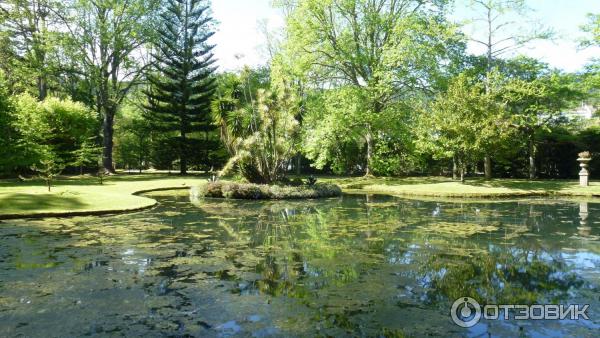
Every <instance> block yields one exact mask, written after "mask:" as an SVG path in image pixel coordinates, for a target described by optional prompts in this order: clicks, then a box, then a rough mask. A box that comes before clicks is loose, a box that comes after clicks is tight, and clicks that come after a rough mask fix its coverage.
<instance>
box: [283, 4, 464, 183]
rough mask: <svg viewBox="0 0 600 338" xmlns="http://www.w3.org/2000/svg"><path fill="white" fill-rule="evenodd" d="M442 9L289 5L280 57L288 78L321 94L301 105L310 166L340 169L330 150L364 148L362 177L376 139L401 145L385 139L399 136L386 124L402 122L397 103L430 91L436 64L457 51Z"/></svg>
mask: <svg viewBox="0 0 600 338" xmlns="http://www.w3.org/2000/svg"><path fill="white" fill-rule="evenodd" d="M441 4H442V2H434V3H433V4H432V5H431V6H421V5H422V3H421V2H420V1H405V2H403V4H402V5H400V4H398V3H396V2H395V1H388V0H378V1H361V0H350V1H345V0H328V1H320V0H305V1H300V2H298V3H297V5H296V6H295V7H293V10H292V12H291V14H290V16H289V18H288V21H287V23H288V25H287V31H288V34H289V40H288V41H287V43H286V44H285V52H284V53H285V56H286V58H288V59H290V60H292V61H290V62H288V63H289V64H296V65H295V67H293V68H294V69H293V70H292V71H291V73H292V74H301V79H303V80H305V81H306V82H308V83H309V85H311V86H313V87H316V88H326V89H324V90H322V91H321V93H318V94H317V96H318V97H319V98H320V104H318V105H316V109H311V108H312V107H315V106H314V105H310V104H307V108H308V110H307V120H308V121H307V122H308V123H307V127H306V128H305V130H306V133H305V142H304V144H305V148H304V152H305V154H306V156H307V157H308V158H309V159H311V160H313V161H315V165H316V166H317V167H323V166H325V164H332V165H333V167H339V164H340V163H342V161H340V156H339V155H340V154H339V151H338V149H336V148H337V146H336V144H348V143H350V142H353V143H354V144H355V146H357V147H359V148H364V151H363V152H362V154H363V160H362V161H361V162H362V163H360V164H358V165H359V167H360V169H361V170H362V171H363V172H365V173H366V174H367V175H368V174H371V167H372V165H373V159H374V156H373V153H374V149H375V147H374V145H375V144H376V143H377V142H378V139H384V140H387V139H389V138H396V139H401V140H403V141H404V140H405V138H402V137H401V138H397V135H391V136H390V135H389V133H392V134H394V133H398V131H397V130H395V129H394V128H393V127H391V126H389V125H388V124H389V123H390V122H392V121H399V122H398V124H400V125H401V124H403V122H405V121H406V120H404V119H398V117H399V115H401V112H402V110H403V109H401V106H402V105H401V103H402V100H405V99H406V98H407V97H412V96H416V95H419V94H420V93H422V92H423V91H424V90H426V89H429V87H431V86H433V85H434V83H435V82H436V80H437V79H438V78H439V77H440V74H441V73H442V71H441V69H440V68H439V66H438V65H440V64H442V63H444V61H445V60H447V59H448V56H449V54H450V53H452V52H454V51H456V50H460V49H461V48H462V47H463V45H462V41H461V38H460V37H459V36H458V35H457V34H456V32H455V30H454V27H452V26H451V25H449V24H448V23H447V22H445V20H444V18H443V16H442V15H440V13H442V12H443V11H442V9H443V8H442V7H443V6H442V5H441ZM399 103H400V104H399ZM399 106H400V107H399ZM324 110H327V113H323V111H324ZM405 111H406V110H405ZM310 115H313V116H312V117H310ZM332 115H335V116H332ZM398 124H396V125H394V127H396V126H397V125H398ZM306 134H308V135H306ZM399 134H404V133H403V131H402V129H400V132H399ZM340 135H341V136H340ZM340 137H341V138H344V139H343V140H340V139H339V138H340ZM342 147H343V146H342ZM350 170H351V169H350ZM350 170H348V169H347V171H350Z"/></svg>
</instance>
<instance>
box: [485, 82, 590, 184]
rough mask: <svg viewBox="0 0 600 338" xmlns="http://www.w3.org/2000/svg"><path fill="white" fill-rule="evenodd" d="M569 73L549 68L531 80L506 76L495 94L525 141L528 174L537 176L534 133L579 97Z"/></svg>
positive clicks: (554, 120) (558, 117) (558, 118)
mask: <svg viewBox="0 0 600 338" xmlns="http://www.w3.org/2000/svg"><path fill="white" fill-rule="evenodd" d="M573 83H574V81H573V79H572V77H571V76H567V75H564V74H561V73H559V72H556V71H554V72H551V73H549V74H546V75H543V76H540V77H538V78H536V79H534V80H532V81H525V80H522V79H520V78H513V79H509V80H508V81H507V82H506V83H505V84H504V85H503V86H502V88H501V89H500V91H498V93H497V95H498V96H499V98H500V99H501V100H502V101H503V102H504V103H505V104H506V108H507V112H508V115H507V116H506V119H507V120H508V122H509V124H510V125H511V126H512V127H513V128H515V129H516V130H517V131H518V132H519V133H520V135H521V137H522V138H523V139H524V140H525V141H526V143H527V147H528V157H529V178H530V179H534V178H536V176H537V169H536V143H537V140H536V135H537V134H538V132H539V131H543V130H546V131H549V130H550V128H551V127H552V126H553V125H555V124H557V123H560V122H561V119H563V115H562V112H563V111H564V110H565V109H566V108H568V107H569V106H571V105H572V104H573V102H574V101H575V100H576V99H577V98H580V97H581V94H580V92H579V91H577V90H576V89H575V88H574V85H573Z"/></svg>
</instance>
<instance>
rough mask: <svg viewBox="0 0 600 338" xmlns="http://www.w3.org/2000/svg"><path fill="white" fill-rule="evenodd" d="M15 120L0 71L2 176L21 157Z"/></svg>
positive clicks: (0, 165)
mask: <svg viewBox="0 0 600 338" xmlns="http://www.w3.org/2000/svg"><path fill="white" fill-rule="evenodd" d="M15 120H16V118H15V115H14V109H13V104H12V101H11V100H10V97H9V95H8V92H7V90H6V87H5V83H4V77H3V74H2V72H1V71H0V175H3V174H6V173H9V172H10V171H12V170H13V168H14V166H15V162H16V158H17V157H18V156H19V149H18V144H17V140H18V139H19V138H20V135H19V134H18V131H17V129H16V128H15Z"/></svg>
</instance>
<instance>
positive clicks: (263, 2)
mask: <svg viewBox="0 0 600 338" xmlns="http://www.w3.org/2000/svg"><path fill="white" fill-rule="evenodd" d="M271 1H272V0H212V8H213V15H214V17H215V19H216V20H217V21H218V22H219V24H218V26H217V32H216V34H215V36H214V38H213V41H212V42H213V43H214V44H216V45H217V47H216V48H215V54H216V56H217V58H218V59H219V61H218V64H219V66H220V69H221V70H235V69H239V68H240V67H241V66H243V65H245V64H247V65H252V66H256V65H259V64H264V63H265V61H266V59H267V53H266V52H265V37H264V34H263V33H261V32H260V29H259V27H260V25H261V24H260V22H267V25H268V26H269V27H270V28H271V29H277V28H280V27H282V26H283V24H284V20H283V17H282V15H281V13H279V11H278V10H276V9H273V8H272V7H271ZM467 1H468V0H457V1H456V5H455V7H456V11H455V14H453V16H452V18H453V19H455V20H464V19H469V18H471V17H472V16H473V14H472V13H471V12H470V11H469V10H468V9H467V8H466V6H465V5H466V3H467ZM528 5H529V6H530V7H531V8H533V9H534V10H535V12H533V13H532V14H531V15H530V16H531V17H532V18H535V19H537V21H538V22H540V23H541V24H543V25H545V26H547V27H550V28H552V29H554V30H555V31H556V33H557V38H556V39H555V40H554V41H542V42H534V43H532V44H531V45H529V46H528V47H527V48H523V49H521V50H519V53H521V54H525V55H529V56H532V57H536V58H539V59H541V60H543V61H545V62H548V63H549V64H550V65H552V66H554V67H557V68H560V69H563V70H566V71H577V70H579V69H581V68H582V67H583V65H585V63H586V62H587V61H588V60H589V59H590V58H592V57H600V48H588V49H585V50H578V48H577V39H579V38H580V37H581V36H582V33H581V31H580V29H579V26H581V25H582V24H584V23H585V22H586V13H590V12H594V13H600V0H529V1H528ZM465 30H466V31H467V32H468V33H471V32H476V29H475V28H473V27H465ZM469 50H470V51H471V52H473V53H479V52H480V50H478V49H477V48H476V47H475V45H472V46H469Z"/></svg>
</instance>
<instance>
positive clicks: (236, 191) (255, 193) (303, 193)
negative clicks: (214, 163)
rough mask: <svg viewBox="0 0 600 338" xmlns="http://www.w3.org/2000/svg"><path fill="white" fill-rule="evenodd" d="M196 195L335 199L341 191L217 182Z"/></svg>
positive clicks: (323, 187)
mask: <svg viewBox="0 0 600 338" xmlns="http://www.w3.org/2000/svg"><path fill="white" fill-rule="evenodd" d="M198 193H199V196H200V197H217V198H233V199H253V200H257V199H305V198H324V197H336V196H340V195H341V194H342V190H341V189H340V188H339V187H338V186H337V185H335V184H330V183H314V184H311V185H304V186H280V185H265V184H253V183H235V182H224V181H217V182H207V183H205V184H203V185H201V186H200V187H199V192H198Z"/></svg>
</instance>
